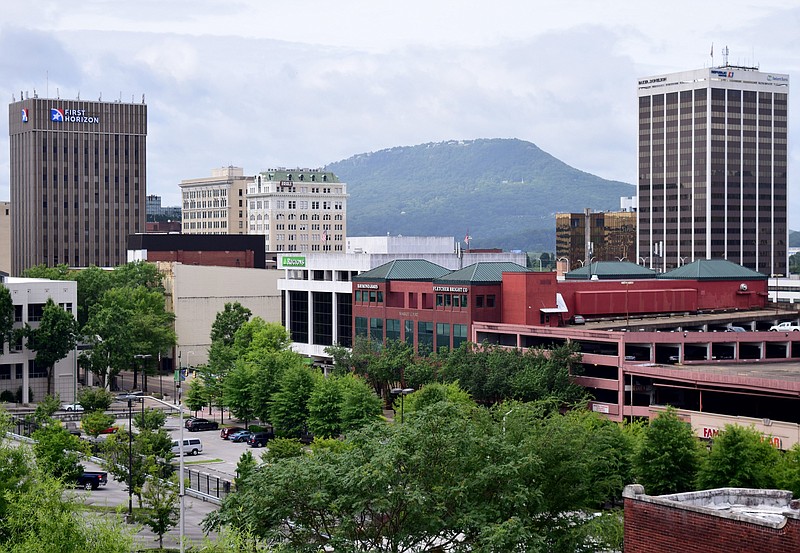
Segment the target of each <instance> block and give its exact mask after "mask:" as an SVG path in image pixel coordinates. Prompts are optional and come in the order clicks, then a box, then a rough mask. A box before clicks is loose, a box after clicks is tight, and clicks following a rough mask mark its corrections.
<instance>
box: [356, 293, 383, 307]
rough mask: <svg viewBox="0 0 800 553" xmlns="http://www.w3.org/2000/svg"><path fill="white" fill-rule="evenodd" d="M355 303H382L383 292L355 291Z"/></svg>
mask: <svg viewBox="0 0 800 553" xmlns="http://www.w3.org/2000/svg"><path fill="white" fill-rule="evenodd" d="M355 302H356V303H376V304H377V303H383V292H382V291H381V290H363V291H362V290H356V296H355Z"/></svg>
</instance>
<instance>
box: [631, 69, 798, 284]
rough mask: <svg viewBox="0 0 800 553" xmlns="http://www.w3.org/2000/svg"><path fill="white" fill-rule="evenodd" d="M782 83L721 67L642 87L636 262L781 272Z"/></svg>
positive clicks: (785, 86)
mask: <svg viewBox="0 0 800 553" xmlns="http://www.w3.org/2000/svg"><path fill="white" fill-rule="evenodd" d="M788 93H789V76H788V75H785V74H780V73H766V72H762V71H760V70H758V68H753V67H738V66H731V65H728V64H727V62H726V63H725V64H724V65H723V66H720V67H711V68H706V69H697V70H694V71H685V72H681V73H673V74H668V75H656V76H652V77H646V78H643V79H640V80H639V84H638V96H639V147H638V154H639V157H638V159H639V172H638V175H639V176H638V196H639V210H638V256H639V259H638V261H639V262H640V263H641V264H643V265H646V266H648V267H651V268H653V269H656V270H658V271H666V270H669V269H672V268H674V267H678V266H681V265H684V264H686V263H689V262H691V261H694V260H696V259H712V258H724V259H727V260H728V261H732V262H734V263H738V264H740V265H744V266H745V267H749V268H751V269H754V270H756V271H759V272H761V273H763V274H767V275H770V274H786V272H787V271H786V267H787V265H786V264H787V221H786V212H787V202H786V193H787V176H786V170H787V146H786V138H787V136H786V134H787V104H788Z"/></svg>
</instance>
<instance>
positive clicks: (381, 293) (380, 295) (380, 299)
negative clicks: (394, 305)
mask: <svg viewBox="0 0 800 553" xmlns="http://www.w3.org/2000/svg"><path fill="white" fill-rule="evenodd" d="M377 296H378V303H383V292H382V291H380V290H378V293H377Z"/></svg>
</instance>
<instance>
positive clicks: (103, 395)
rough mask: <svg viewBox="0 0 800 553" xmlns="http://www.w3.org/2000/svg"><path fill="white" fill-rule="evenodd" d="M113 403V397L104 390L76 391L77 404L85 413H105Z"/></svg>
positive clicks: (85, 389)
mask: <svg viewBox="0 0 800 553" xmlns="http://www.w3.org/2000/svg"><path fill="white" fill-rule="evenodd" d="M113 402H114V396H113V395H112V394H111V392H109V391H108V390H106V389H105V388H83V389H82V390H78V403H80V404H81V407H83V408H84V410H86V411H105V410H106V409H108V408H109V407H111V404H112V403H113Z"/></svg>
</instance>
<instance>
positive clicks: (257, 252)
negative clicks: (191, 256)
mask: <svg viewBox="0 0 800 553" xmlns="http://www.w3.org/2000/svg"><path fill="white" fill-rule="evenodd" d="M264 240H265V237H264V235H263V234H177V233H169V234H164V233H152V234H151V233H139V234H129V235H128V249H129V250H148V251H154V252H170V251H181V250H182V251H207V252H220V251H223V252H227V251H252V252H253V267H255V268H256V269H263V268H265V267H266V266H267V265H266V251H265V247H264V244H265V242H264Z"/></svg>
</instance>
